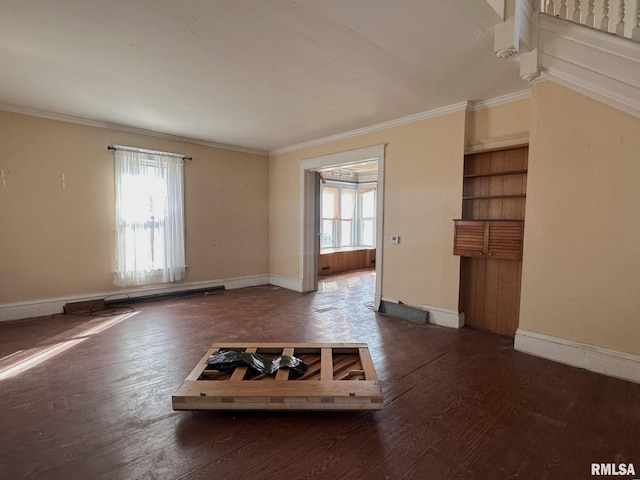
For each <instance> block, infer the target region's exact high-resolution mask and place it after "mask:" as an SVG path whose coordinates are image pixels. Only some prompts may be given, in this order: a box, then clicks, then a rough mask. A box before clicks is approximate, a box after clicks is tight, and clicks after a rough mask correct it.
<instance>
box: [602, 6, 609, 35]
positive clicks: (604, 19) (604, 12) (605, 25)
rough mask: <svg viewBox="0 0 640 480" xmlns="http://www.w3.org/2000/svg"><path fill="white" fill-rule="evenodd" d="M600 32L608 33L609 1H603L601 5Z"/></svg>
mask: <svg viewBox="0 0 640 480" xmlns="http://www.w3.org/2000/svg"><path fill="white" fill-rule="evenodd" d="M600 30H603V31H605V32H608V31H609V0H604V3H603V5H602V21H601V22H600Z"/></svg>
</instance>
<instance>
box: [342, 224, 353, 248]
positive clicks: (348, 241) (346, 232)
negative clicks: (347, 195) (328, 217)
mask: <svg viewBox="0 0 640 480" xmlns="http://www.w3.org/2000/svg"><path fill="white" fill-rule="evenodd" d="M352 226H353V222H352V221H350V220H348V221H345V220H342V221H341V222H340V246H341V247H350V246H351V245H353V239H352V234H351V231H352Z"/></svg>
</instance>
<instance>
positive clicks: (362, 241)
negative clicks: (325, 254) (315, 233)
mask: <svg viewBox="0 0 640 480" xmlns="http://www.w3.org/2000/svg"><path fill="white" fill-rule="evenodd" d="M321 196H322V197H321V198H322V199H321V206H320V210H321V213H320V215H321V218H322V224H321V243H320V248H321V249H327V248H352V247H368V248H372V247H375V212H376V208H375V204H376V189H375V185H371V184H367V185H360V184H350V183H339V182H327V183H326V184H324V185H322V190H321Z"/></svg>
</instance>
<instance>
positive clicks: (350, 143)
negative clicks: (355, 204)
mask: <svg viewBox="0 0 640 480" xmlns="http://www.w3.org/2000/svg"><path fill="white" fill-rule="evenodd" d="M464 143H465V112H464V111H460V112H454V113H451V114H447V115H442V116H438V117H434V118H430V119H425V120H421V121H417V122H414V123H411V124H408V125H402V126H397V127H393V128H388V129H385V130H381V131H378V132H373V133H369V134H364V135H360V136H358V137H353V138H349V139H346V140H342V141H338V142H333V143H330V144H325V145H321V146H317V147H312V148H306V149H303V150H297V151H295V152H290V153H286V154H281V155H276V156H273V157H272V158H271V160H270V170H269V176H270V186H271V189H270V218H271V227H272V228H271V232H270V242H269V243H270V248H271V249H270V271H271V273H274V274H277V275H282V276H285V277H289V278H294V279H300V272H299V256H300V245H299V243H300V166H299V161H300V160H303V159H307V158H314V157H318V156H321V155H328V154H331V153H337V152H344V151H348V150H354V149H357V148H363V147H367V146H371V145H379V144H387V146H386V154H385V172H384V175H385V186H384V198H385V202H384V203H385V204H384V242H383V245H382V248H383V265H382V272H383V284H382V296H383V297H384V298H388V299H394V300H401V301H402V302H404V303H406V304H408V305H412V306H422V305H425V304H428V305H433V306H439V307H443V308H447V309H451V310H455V311H457V309H458V283H459V260H458V258H457V257H455V256H454V255H453V254H452V248H453V222H452V219H454V218H458V217H459V216H460V210H461V195H462V166H463V153H464ZM391 235H400V237H401V243H400V245H391V244H390V239H389V237H390V236H391Z"/></svg>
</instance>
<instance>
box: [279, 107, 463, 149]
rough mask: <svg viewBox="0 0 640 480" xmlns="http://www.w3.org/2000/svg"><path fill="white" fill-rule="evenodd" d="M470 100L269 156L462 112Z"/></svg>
mask: <svg viewBox="0 0 640 480" xmlns="http://www.w3.org/2000/svg"><path fill="white" fill-rule="evenodd" d="M468 103H469V102H460V103H454V104H453V105H448V106H446V107H440V108H435V109H433V110H429V111H427V112H422V113H416V114H414V115H409V116H407V117H402V118H398V119H396V120H389V121H388V122H382V123H378V124H375V125H371V126H369V127H364V128H358V129H356V130H351V131H349V132H345V133H339V134H337V135H331V136H329V137H323V138H319V139H317V140H311V141H309V142H303V143H298V144H296V145H291V146H289V147H283V148H278V149H276V150H272V151H270V152H269V156H275V155H282V154H283V153H289V152H294V151H296V150H302V149H303V148H309V147H317V146H318V145H325V144H327V143H331V142H337V141H339V140H345V139H347V138H353V137H357V136H360V135H364V134H367V133H373V132H378V131H380V130H385V129H387V128H392V127H398V126H400V125H406V124H408V123H413V122H417V121H420V120H425V119H427V118H433V117H438V116H440V115H447V114H449V113H454V112H460V111H462V110H467V109H468V108H469V107H468Z"/></svg>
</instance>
